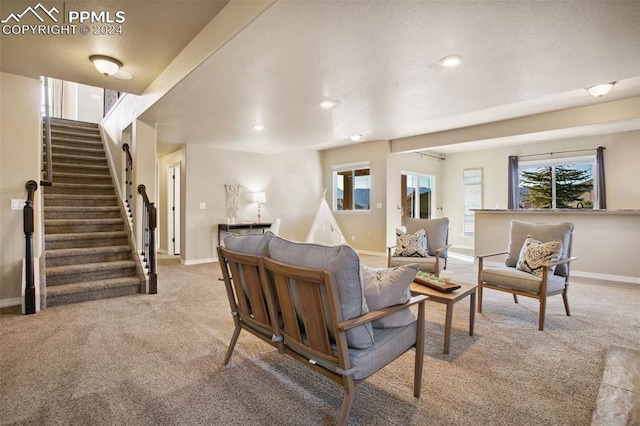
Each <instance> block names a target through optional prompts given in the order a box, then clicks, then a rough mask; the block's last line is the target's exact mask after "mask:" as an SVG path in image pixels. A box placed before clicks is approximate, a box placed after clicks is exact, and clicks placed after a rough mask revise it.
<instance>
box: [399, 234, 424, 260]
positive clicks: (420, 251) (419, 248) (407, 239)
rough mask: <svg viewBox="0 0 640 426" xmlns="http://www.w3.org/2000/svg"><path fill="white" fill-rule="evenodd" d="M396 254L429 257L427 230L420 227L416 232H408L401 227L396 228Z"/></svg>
mask: <svg viewBox="0 0 640 426" xmlns="http://www.w3.org/2000/svg"><path fill="white" fill-rule="evenodd" d="M395 256H403V257H408V256H414V257H429V250H428V249H427V232H426V231H425V230H424V229H420V230H418V231H417V232H416V233H415V234H407V233H405V232H403V231H402V230H401V229H396V252H395Z"/></svg>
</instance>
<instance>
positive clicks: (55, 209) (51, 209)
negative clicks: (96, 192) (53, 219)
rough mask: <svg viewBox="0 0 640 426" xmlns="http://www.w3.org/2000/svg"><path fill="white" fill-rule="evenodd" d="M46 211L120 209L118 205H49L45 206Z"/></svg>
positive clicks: (106, 210) (105, 210) (112, 210)
mask: <svg viewBox="0 0 640 426" xmlns="http://www.w3.org/2000/svg"><path fill="white" fill-rule="evenodd" d="M44 211H45V212H75V211H85V212H114V211H120V207H118V206H97V207H90V206H87V207H67V206H47V207H45V208H44Z"/></svg>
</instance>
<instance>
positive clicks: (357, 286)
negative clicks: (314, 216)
mask: <svg viewBox="0 0 640 426" xmlns="http://www.w3.org/2000/svg"><path fill="white" fill-rule="evenodd" d="M269 256H270V257H271V258H272V259H274V260H277V261H279V262H283V263H287V264H290V265H294V266H302V267H305V268H313V269H323V270H331V271H333V275H334V278H335V281H336V286H337V287H338V297H339V299H340V307H341V308H342V319H343V320H348V319H351V318H355V317H358V316H360V315H363V314H366V313H367V312H369V307H368V306H367V302H366V300H365V297H364V287H363V284H362V276H361V275H360V274H361V273H360V258H359V257H358V254H357V253H356V252H355V250H353V248H351V247H349V246H347V245H339V246H325V245H320V244H310V243H299V242H293V241H288V240H285V239H284V238H280V237H278V236H275V235H274V236H273V237H272V238H271V242H270V243H269ZM347 344H348V345H349V346H351V347H353V348H359V349H364V348H368V347H369V346H371V345H373V328H372V326H371V323H367V324H365V325H362V326H359V327H355V328H352V329H351V330H348V331H347Z"/></svg>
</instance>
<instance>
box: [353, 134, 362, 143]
mask: <svg viewBox="0 0 640 426" xmlns="http://www.w3.org/2000/svg"><path fill="white" fill-rule="evenodd" d="M360 139H362V135H353V136H351V140H352V141H353V142H359V141H360Z"/></svg>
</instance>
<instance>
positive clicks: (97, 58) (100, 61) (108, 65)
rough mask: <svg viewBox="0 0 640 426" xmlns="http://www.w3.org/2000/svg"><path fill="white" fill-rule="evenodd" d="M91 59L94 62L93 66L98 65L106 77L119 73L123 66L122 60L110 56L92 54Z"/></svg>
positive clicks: (99, 70) (98, 68) (97, 67)
mask: <svg viewBox="0 0 640 426" xmlns="http://www.w3.org/2000/svg"><path fill="white" fill-rule="evenodd" d="M89 60H90V61H91V62H93V66H94V67H96V69H97V70H98V72H100V74H104V76H105V77H108V76H110V75H113V74H115V73H117V72H118V70H119V69H120V67H121V66H122V62H120V61H119V60H117V59H114V58H112V57H110V56H104V55H91V56H89Z"/></svg>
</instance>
